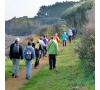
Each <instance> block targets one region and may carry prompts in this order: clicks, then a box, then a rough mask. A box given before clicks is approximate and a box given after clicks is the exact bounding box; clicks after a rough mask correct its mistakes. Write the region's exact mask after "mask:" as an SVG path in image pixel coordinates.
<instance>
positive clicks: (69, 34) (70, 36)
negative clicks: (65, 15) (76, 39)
mask: <svg viewBox="0 0 100 90" xmlns="http://www.w3.org/2000/svg"><path fill="white" fill-rule="evenodd" d="M67 33H68V38H69V42H71V40H72V35H73V33H72V30H71V29H70V28H69V29H68V32H67Z"/></svg>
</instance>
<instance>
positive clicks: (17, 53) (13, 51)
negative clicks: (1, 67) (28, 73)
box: [9, 38, 23, 78]
mask: <svg viewBox="0 0 100 90" xmlns="http://www.w3.org/2000/svg"><path fill="white" fill-rule="evenodd" d="M19 42H20V39H19V38H16V40H15V42H14V43H12V44H11V45H10V54H9V55H10V59H11V60H12V63H13V66H12V76H13V77H15V78H18V71H19V61H20V59H23V56H22V46H21V45H20V44H19Z"/></svg>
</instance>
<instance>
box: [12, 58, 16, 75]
mask: <svg viewBox="0 0 100 90" xmlns="http://www.w3.org/2000/svg"><path fill="white" fill-rule="evenodd" d="M12 64H13V65H12V76H14V74H15V68H16V59H12Z"/></svg>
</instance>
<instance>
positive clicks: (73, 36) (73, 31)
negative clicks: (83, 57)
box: [72, 28, 76, 40]
mask: <svg viewBox="0 0 100 90" xmlns="http://www.w3.org/2000/svg"><path fill="white" fill-rule="evenodd" d="M72 33H73V35H72V40H73V39H75V34H76V32H75V28H72Z"/></svg>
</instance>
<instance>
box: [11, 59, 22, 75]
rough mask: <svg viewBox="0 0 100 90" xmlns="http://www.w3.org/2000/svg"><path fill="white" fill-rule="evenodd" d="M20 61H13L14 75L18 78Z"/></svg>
mask: <svg viewBox="0 0 100 90" xmlns="http://www.w3.org/2000/svg"><path fill="white" fill-rule="evenodd" d="M19 60H20V59H12V63H13V66H12V73H13V74H15V75H17V76H18V70H19Z"/></svg>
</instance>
